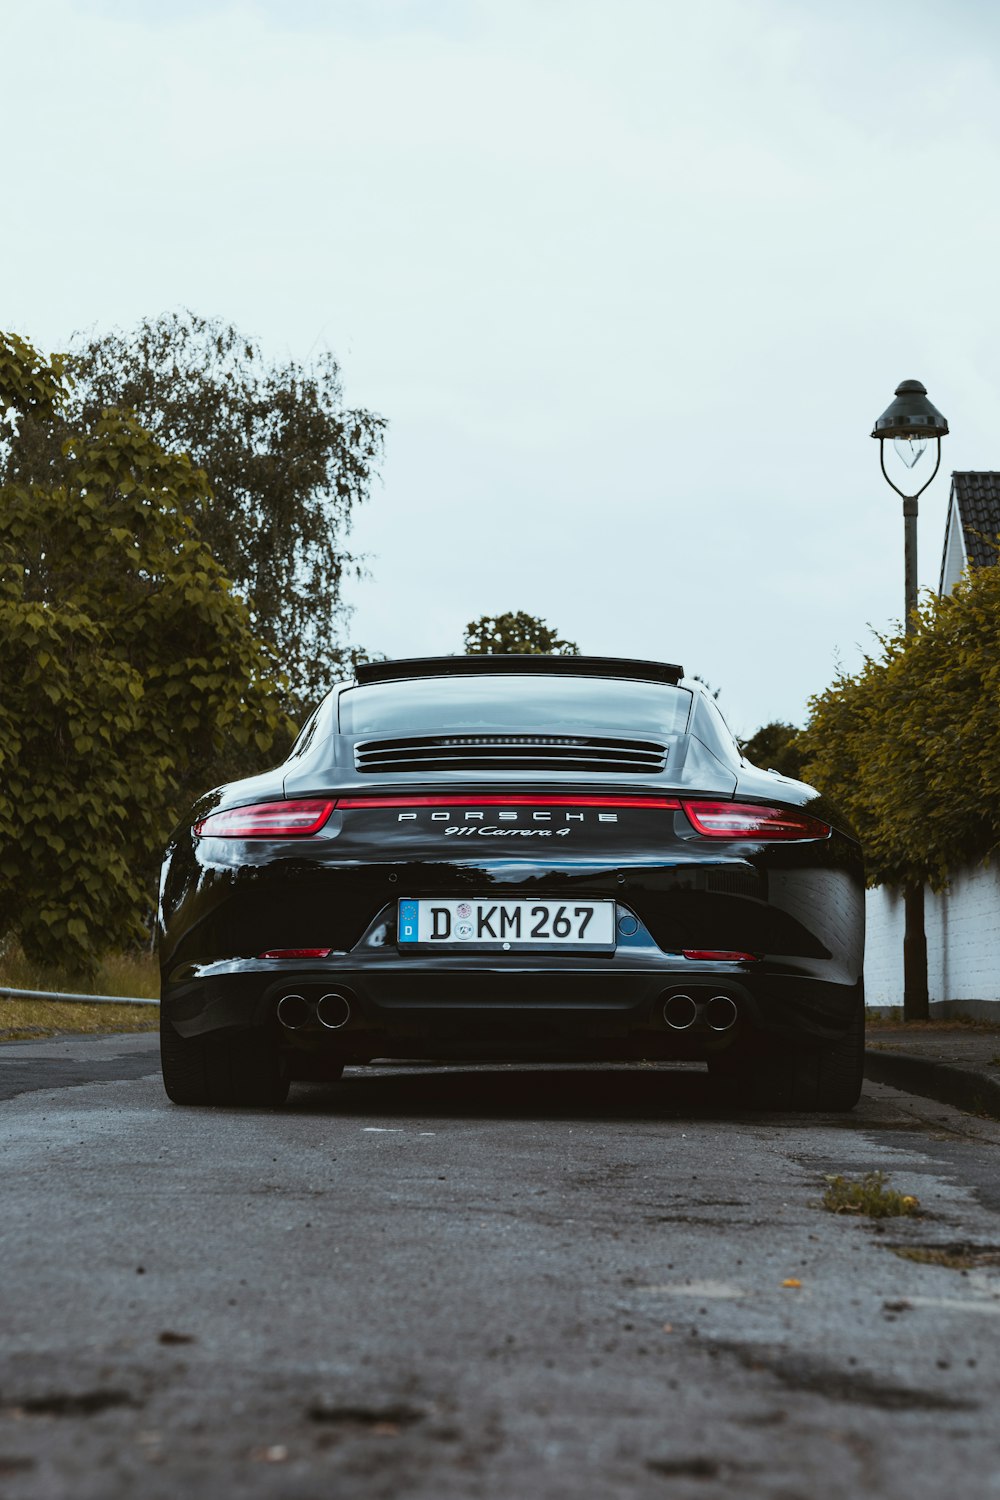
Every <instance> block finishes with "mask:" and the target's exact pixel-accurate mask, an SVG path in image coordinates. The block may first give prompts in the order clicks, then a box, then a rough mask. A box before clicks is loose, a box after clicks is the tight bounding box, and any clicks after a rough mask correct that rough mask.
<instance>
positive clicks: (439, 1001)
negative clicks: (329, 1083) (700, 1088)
mask: <svg viewBox="0 0 1000 1500" xmlns="http://www.w3.org/2000/svg"><path fill="white" fill-rule="evenodd" d="M815 967H818V965H807V966H802V965H796V966H791V965H779V964H774V963H768V962H766V961H764V962H761V963H759V964H732V963H715V964H705V963H697V964H695V963H691V962H688V961H686V960H684V959H682V958H680V957H678V956H672V955H666V954H659V956H658V957H653V956H651V955H645V956H643V957H641V958H638V957H637V955H635V954H632V955H629V954H627V953H623V952H618V953H616V954H614V955H609V956H608V957H607V958H601V959H594V958H588V959H586V960H583V961H581V959H580V958H576V959H575V960H574V959H573V958H572V957H567V956H564V955H553V956H551V957H543V956H541V955H539V956H538V957H537V958H536V959H535V960H534V961H533V962H532V964H531V966H530V967H528V966H526V965H525V964H524V963H523V960H517V959H515V960H513V961H512V962H505V963H498V962H490V963H485V962H483V961H480V962H479V963H476V962H474V961H470V959H469V958H468V957H466V956H464V955H463V956H462V957H450V956H445V955H441V954H434V955H433V956H431V957H427V958H419V957H409V956H408V957H407V958H406V959H402V958H400V957H399V956H398V955H397V954H396V953H395V952H394V951H393V952H385V951H383V952H382V953H379V954H368V955H365V956H364V959H363V961H359V955H358V954H356V953H352V954H344V955H341V956H337V957H331V958H330V959H327V960H324V961H323V962H322V963H315V962H308V963H305V962H303V963H299V962H290V963H281V964H276V963H272V962H265V961H263V960H245V961H228V962H218V963H213V964H206V965H191V966H189V967H188V969H187V970H186V971H185V972H182V973H179V974H176V975H175V976H173V977H172V979H171V980H170V981H169V982H168V983H166V984H165V986H164V992H163V1007H164V1014H165V1015H166V1017H167V1018H168V1019H169V1020H170V1022H171V1023H172V1024H173V1026H174V1027H175V1028H176V1030H177V1031H178V1032H179V1033H180V1034H181V1035H182V1036H196V1035H200V1034H203V1033H206V1032H210V1031H217V1030H222V1029H227V1028H236V1027H245V1026H265V1025H271V1024H274V1023H275V1021H276V1015H277V1008H278V1003H279V1001H280V1000H281V998H282V996H284V995H288V994H296V995H301V996H303V997H304V998H305V1000H306V1001H307V1003H308V1005H309V1006H310V1007H311V1008H314V1007H315V1005H316V1002H317V1001H318V1000H319V999H320V998H321V997H322V996H323V995H326V994H329V993H331V992H332V993H335V994H339V995H342V996H344V997H345V998H346V999H347V1001H348V1004H349V1006H350V1015H349V1018H348V1020H347V1021H346V1022H345V1023H344V1024H343V1025H342V1026H339V1027H338V1028H337V1029H336V1030H328V1029H326V1028H324V1027H323V1026H322V1025H321V1024H320V1023H319V1021H318V1020H316V1019H315V1018H314V1017H312V1016H311V1018H310V1020H309V1021H308V1022H307V1023H306V1024H305V1025H303V1026H301V1027H298V1028H296V1029H295V1030H294V1031H291V1030H288V1029H286V1028H281V1027H277V1028H276V1034H278V1035H279V1036H280V1037H281V1038H282V1040H283V1043H284V1045H286V1046H287V1047H289V1048H290V1049H291V1050H293V1051H294V1050H299V1051H306V1052H308V1051H320V1052H322V1051H331V1052H332V1051H336V1052H337V1053H338V1054H339V1055H340V1056H341V1057H342V1058H343V1059H344V1060H346V1061H350V1060H351V1059H352V1058H355V1059H357V1060H359V1061H360V1060H367V1059H369V1058H371V1057H401V1056H405V1057H422V1056H423V1057H426V1056H442V1055H454V1056H462V1057H474V1056H481V1057H488V1056H512V1055H519V1056H528V1055H532V1056H538V1057H546V1058H551V1057H567V1058H568V1057H576V1056H597V1057H606V1058H612V1057H621V1058H627V1057H662V1058H668V1057H674V1058H693V1059H694V1058H707V1057H709V1056H711V1055H713V1054H715V1053H717V1052H719V1051H720V1050H724V1049H725V1048H727V1047H728V1046H730V1045H732V1044H733V1043H734V1042H735V1041H736V1040H737V1038H738V1037H740V1036H745V1035H746V1033H747V1032H748V1031H756V1032H764V1033H771V1034H772V1035H774V1036H775V1037H785V1038H787V1039H789V1040H798V1041H808V1040H812V1041H815V1042H823V1041H831V1040H835V1039H836V1038H838V1037H839V1036H841V1035H843V1034H844V1033H845V1031H846V1030H847V1029H848V1026H849V1024H850V1021H851V1018H852V1016H853V1015H854V1013H855V1009H856V1007H857V1005H858V1003H859V988H858V985H857V984H856V983H854V984H851V983H843V982H842V983H837V982H831V980H830V979H829V977H826V976H824V977H819V976H817V975H816V974H815V973H814V972H809V968H815ZM677 994H685V995H689V996H690V997H691V998H692V999H693V1000H694V1002H695V1005H696V1007H697V1011H698V1016H697V1020H696V1022H695V1023H694V1024H692V1025H691V1026H690V1027H688V1028H686V1029H684V1030H677V1029H674V1028H672V1027H671V1026H670V1025H669V1024H668V1022H667V1020H666V1018H665V1014H664V1007H665V1004H666V1002H667V1000H668V999H669V998H670V997H671V996H673V995H677ZM717 995H724V996H727V997H729V998H730V999H731V1000H732V1001H733V1002H734V1004H735V1006H736V1011H737V1016H738V1020H737V1022H736V1024H735V1025H733V1026H732V1027H731V1028H729V1029H727V1030H725V1031H714V1030H712V1028H711V1027H710V1025H709V1024H708V1021H707V1019H706V1018H705V1007H706V1006H707V1003H708V1001H709V1000H711V999H712V997H713V996H717Z"/></svg>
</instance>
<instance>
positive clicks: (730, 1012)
mask: <svg viewBox="0 0 1000 1500" xmlns="http://www.w3.org/2000/svg"><path fill="white" fill-rule="evenodd" d="M738 1018H739V1011H738V1010H737V1009H736V1001H735V1000H732V999H730V997H729V996H728V995H713V996H712V998H711V1000H710V1001H709V1002H708V1004H707V1005H706V1006H705V1023H706V1025H707V1026H708V1028H709V1030H710V1031H728V1030H729V1028H730V1027H731V1026H735V1025H736V1022H737V1020H738Z"/></svg>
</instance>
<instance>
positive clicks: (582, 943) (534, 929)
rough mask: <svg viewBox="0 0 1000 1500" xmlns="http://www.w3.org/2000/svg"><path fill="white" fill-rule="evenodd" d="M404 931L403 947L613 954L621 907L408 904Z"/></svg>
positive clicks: (403, 906)
mask: <svg viewBox="0 0 1000 1500" xmlns="http://www.w3.org/2000/svg"><path fill="white" fill-rule="evenodd" d="M398 931H399V945H400V947H407V946H409V945H411V944H416V943H420V944H422V945H423V946H425V947H433V948H445V947H449V948H487V947H488V948H500V949H507V948H539V947H546V948H575V949H594V948H603V949H606V950H607V949H612V948H614V946H615V903H614V902H613V901H579V900H576V901H573V900H570V901H495V900H473V899H470V898H464V899H461V900H456V901H438V900H432V899H421V900H419V901H405V900H404V901H400V903H399V928H398Z"/></svg>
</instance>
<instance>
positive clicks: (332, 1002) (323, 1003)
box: [316, 990, 351, 1031]
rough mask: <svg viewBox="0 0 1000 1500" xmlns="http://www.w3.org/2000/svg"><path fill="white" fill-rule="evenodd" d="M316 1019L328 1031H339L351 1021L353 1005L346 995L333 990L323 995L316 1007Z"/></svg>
mask: <svg viewBox="0 0 1000 1500" xmlns="http://www.w3.org/2000/svg"><path fill="white" fill-rule="evenodd" d="M316 1018H317V1020H318V1021H319V1024H320V1025H321V1026H325V1027H326V1029H327V1031H339V1030H340V1028H341V1027H342V1026H346V1025H347V1023H348V1021H349V1020H350V1019H351V1003H350V1001H349V1000H348V998H347V996H346V995H341V994H338V993H337V991H336V990H332V991H331V992H330V994H329V995H323V996H322V998H321V999H320V1000H319V1002H318V1003H317V1006H316Z"/></svg>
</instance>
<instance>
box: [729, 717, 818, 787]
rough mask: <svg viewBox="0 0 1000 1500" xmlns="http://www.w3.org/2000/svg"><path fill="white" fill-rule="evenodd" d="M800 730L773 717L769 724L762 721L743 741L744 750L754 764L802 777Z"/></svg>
mask: <svg viewBox="0 0 1000 1500" xmlns="http://www.w3.org/2000/svg"><path fill="white" fill-rule="evenodd" d="M799 734H800V731H799V730H798V729H796V727H795V725H794V724H783V723H781V722H779V721H778V720H777V719H776V720H774V721H773V722H772V723H770V724H762V725H761V727H760V729H758V730H757V731H756V732H755V733H754V734H752V735H751V736H750V738H749V739H748V740H745V741H744V742H743V754H744V755H745V756H746V758H747V760H749V761H750V762H751V763H752V764H753V765H755V766H761V767H762V768H763V769H764V770H765V771H780V772H781V774H782V776H791V777H793V778H794V779H795V780H796V781H801V780H802V764H803V757H804V752H803V750H802V747H801V745H800V743H799Z"/></svg>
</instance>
